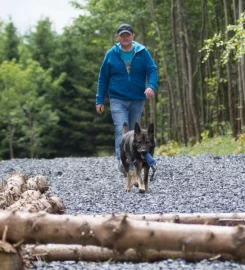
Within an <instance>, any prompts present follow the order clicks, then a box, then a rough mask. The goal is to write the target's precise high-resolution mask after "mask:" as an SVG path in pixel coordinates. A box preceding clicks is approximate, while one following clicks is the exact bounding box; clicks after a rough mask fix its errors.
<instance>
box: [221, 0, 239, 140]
mask: <svg viewBox="0 0 245 270" xmlns="http://www.w3.org/2000/svg"><path fill="white" fill-rule="evenodd" d="M223 3H224V13H225V24H226V27H227V26H228V25H229V20H228V6H227V0H223ZM228 39H229V36H228V32H226V41H228ZM230 58H231V57H230V56H229V61H228V62H227V64H226V72H227V81H228V97H229V113H230V123H231V130H232V137H233V138H235V137H236V135H237V129H236V120H235V109H234V105H235V104H234V100H233V99H234V98H233V93H232V82H231V80H232V77H231V63H230Z"/></svg>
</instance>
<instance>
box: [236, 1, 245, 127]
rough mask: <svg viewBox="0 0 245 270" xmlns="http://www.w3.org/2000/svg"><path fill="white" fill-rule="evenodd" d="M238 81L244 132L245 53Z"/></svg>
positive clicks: (239, 65)
mask: <svg viewBox="0 0 245 270" xmlns="http://www.w3.org/2000/svg"><path fill="white" fill-rule="evenodd" d="M234 9H235V7H234ZM238 12H239V16H240V15H241V13H242V12H244V0H239V4H238ZM238 72H239V76H238V81H239V92H240V119H241V130H242V132H244V125H245V120H244V103H245V100H244V99H245V55H243V56H242V58H241V61H240V62H239V63H238Z"/></svg>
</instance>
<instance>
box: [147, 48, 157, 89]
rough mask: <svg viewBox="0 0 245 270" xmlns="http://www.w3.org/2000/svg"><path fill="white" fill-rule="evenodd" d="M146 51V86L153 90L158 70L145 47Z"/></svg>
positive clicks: (155, 86) (155, 87)
mask: <svg viewBox="0 0 245 270" xmlns="http://www.w3.org/2000/svg"><path fill="white" fill-rule="evenodd" d="M145 53H146V63H147V65H146V69H147V70H146V72H147V87H150V88H152V89H153V90H154V91H156V89H157V83H158V72H157V67H156V64H155V62H154V60H153V58H152V57H151V55H150V53H149V51H148V50H147V49H145Z"/></svg>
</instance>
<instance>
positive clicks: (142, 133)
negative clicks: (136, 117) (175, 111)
mask: <svg viewBox="0 0 245 270" xmlns="http://www.w3.org/2000/svg"><path fill="white" fill-rule="evenodd" d="M134 146H135V148H136V150H137V152H138V153H139V154H140V156H141V158H142V159H145V155H146V154H147V153H153V152H154V148H155V137H154V124H153V123H152V124H151V125H150V126H149V128H148V129H141V128H140V126H139V124H138V123H135V126H134Z"/></svg>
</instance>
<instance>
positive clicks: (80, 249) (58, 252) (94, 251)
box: [22, 244, 244, 262]
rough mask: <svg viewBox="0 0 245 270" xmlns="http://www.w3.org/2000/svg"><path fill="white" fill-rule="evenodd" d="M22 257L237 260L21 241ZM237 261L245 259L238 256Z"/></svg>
mask: <svg viewBox="0 0 245 270" xmlns="http://www.w3.org/2000/svg"><path fill="white" fill-rule="evenodd" d="M22 256H23V258H25V259H27V260H30V261H37V260H44V261H46V262H51V261H80V260H81V261H97V262H98V261H100V262H104V261H115V262H118V261H121V262H122V261H123V262H155V261H161V260H166V259H169V258H171V259H184V260H186V261H190V262H197V261H201V260H210V261H212V260H215V259H219V260H223V261H225V260H236V259H237V258H236V257H235V256H233V255H230V254H218V255H215V256H214V254H211V253H202V252H185V251H168V250H160V251H158V250H154V249H148V250H146V249H143V250H135V249H132V248H129V249H128V250H126V251H125V252H124V253H119V252H117V251H115V250H112V249H108V248H103V247H96V246H81V245H62V244H47V245H24V246H23V247H22ZM240 262H244V261H242V260H240Z"/></svg>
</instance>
